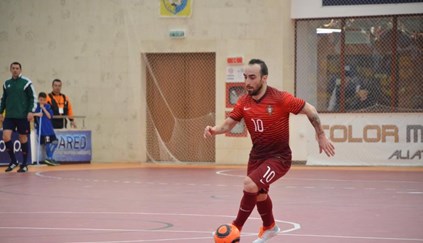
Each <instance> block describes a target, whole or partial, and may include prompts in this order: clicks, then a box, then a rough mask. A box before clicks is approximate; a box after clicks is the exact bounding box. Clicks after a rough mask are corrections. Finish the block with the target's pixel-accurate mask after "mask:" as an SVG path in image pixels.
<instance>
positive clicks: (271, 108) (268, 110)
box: [266, 105, 273, 116]
mask: <svg viewBox="0 0 423 243" xmlns="http://www.w3.org/2000/svg"><path fill="white" fill-rule="evenodd" d="M266 111H267V114H269V116H271V115H272V113H273V106H271V105H268V106H267V108H266Z"/></svg>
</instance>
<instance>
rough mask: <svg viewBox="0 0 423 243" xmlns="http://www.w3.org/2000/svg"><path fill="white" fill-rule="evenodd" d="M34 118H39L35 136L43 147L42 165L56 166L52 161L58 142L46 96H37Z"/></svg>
mask: <svg viewBox="0 0 423 243" xmlns="http://www.w3.org/2000/svg"><path fill="white" fill-rule="evenodd" d="M34 116H37V117H39V118H38V119H36V120H35V126H36V128H37V135H38V139H39V141H40V144H41V145H44V146H45V151H46V159H45V160H44V163H46V164H47V165H52V166H53V165H58V163H57V162H56V161H55V160H54V159H53V155H54V151H56V148H57V145H58V140H57V137H56V133H55V132H54V129H53V124H52V123H51V119H52V118H53V110H52V109H51V106H50V105H49V104H48V103H47V94H46V93H44V92H40V93H39V94H38V105H37V108H36V109H35V114H34Z"/></svg>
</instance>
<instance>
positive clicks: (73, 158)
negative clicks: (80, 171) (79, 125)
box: [53, 130, 92, 162]
mask: <svg viewBox="0 0 423 243" xmlns="http://www.w3.org/2000/svg"><path fill="white" fill-rule="evenodd" d="M55 133H56V137H57V139H58V140H59V145H58V146H57V149H56V152H55V153H54V156H53V158H54V159H55V160H57V161H60V162H90V161H91V159H92V147H91V131H89V130H55Z"/></svg>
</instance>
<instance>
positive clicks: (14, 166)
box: [5, 162, 18, 172]
mask: <svg viewBox="0 0 423 243" xmlns="http://www.w3.org/2000/svg"><path fill="white" fill-rule="evenodd" d="M16 167H18V163H12V162H10V163H9V166H8V167H7V168H6V170H5V172H11V171H12V170H13V169H15V168H16Z"/></svg>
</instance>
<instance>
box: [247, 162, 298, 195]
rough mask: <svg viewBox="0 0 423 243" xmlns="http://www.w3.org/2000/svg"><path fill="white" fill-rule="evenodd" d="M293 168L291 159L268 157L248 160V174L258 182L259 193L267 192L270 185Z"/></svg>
mask: <svg viewBox="0 0 423 243" xmlns="http://www.w3.org/2000/svg"><path fill="white" fill-rule="evenodd" d="M290 168H291V160H285V159H281V158H268V159H265V160H250V161H248V170H247V175H248V177H250V178H251V180H253V181H254V183H256V185H257V186H258V188H259V193H267V192H268V191H269V187H270V185H271V184H272V183H273V182H275V181H277V180H278V179H279V178H281V177H282V176H284V175H285V174H286V173H287V172H288V171H289V169H290Z"/></svg>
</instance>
